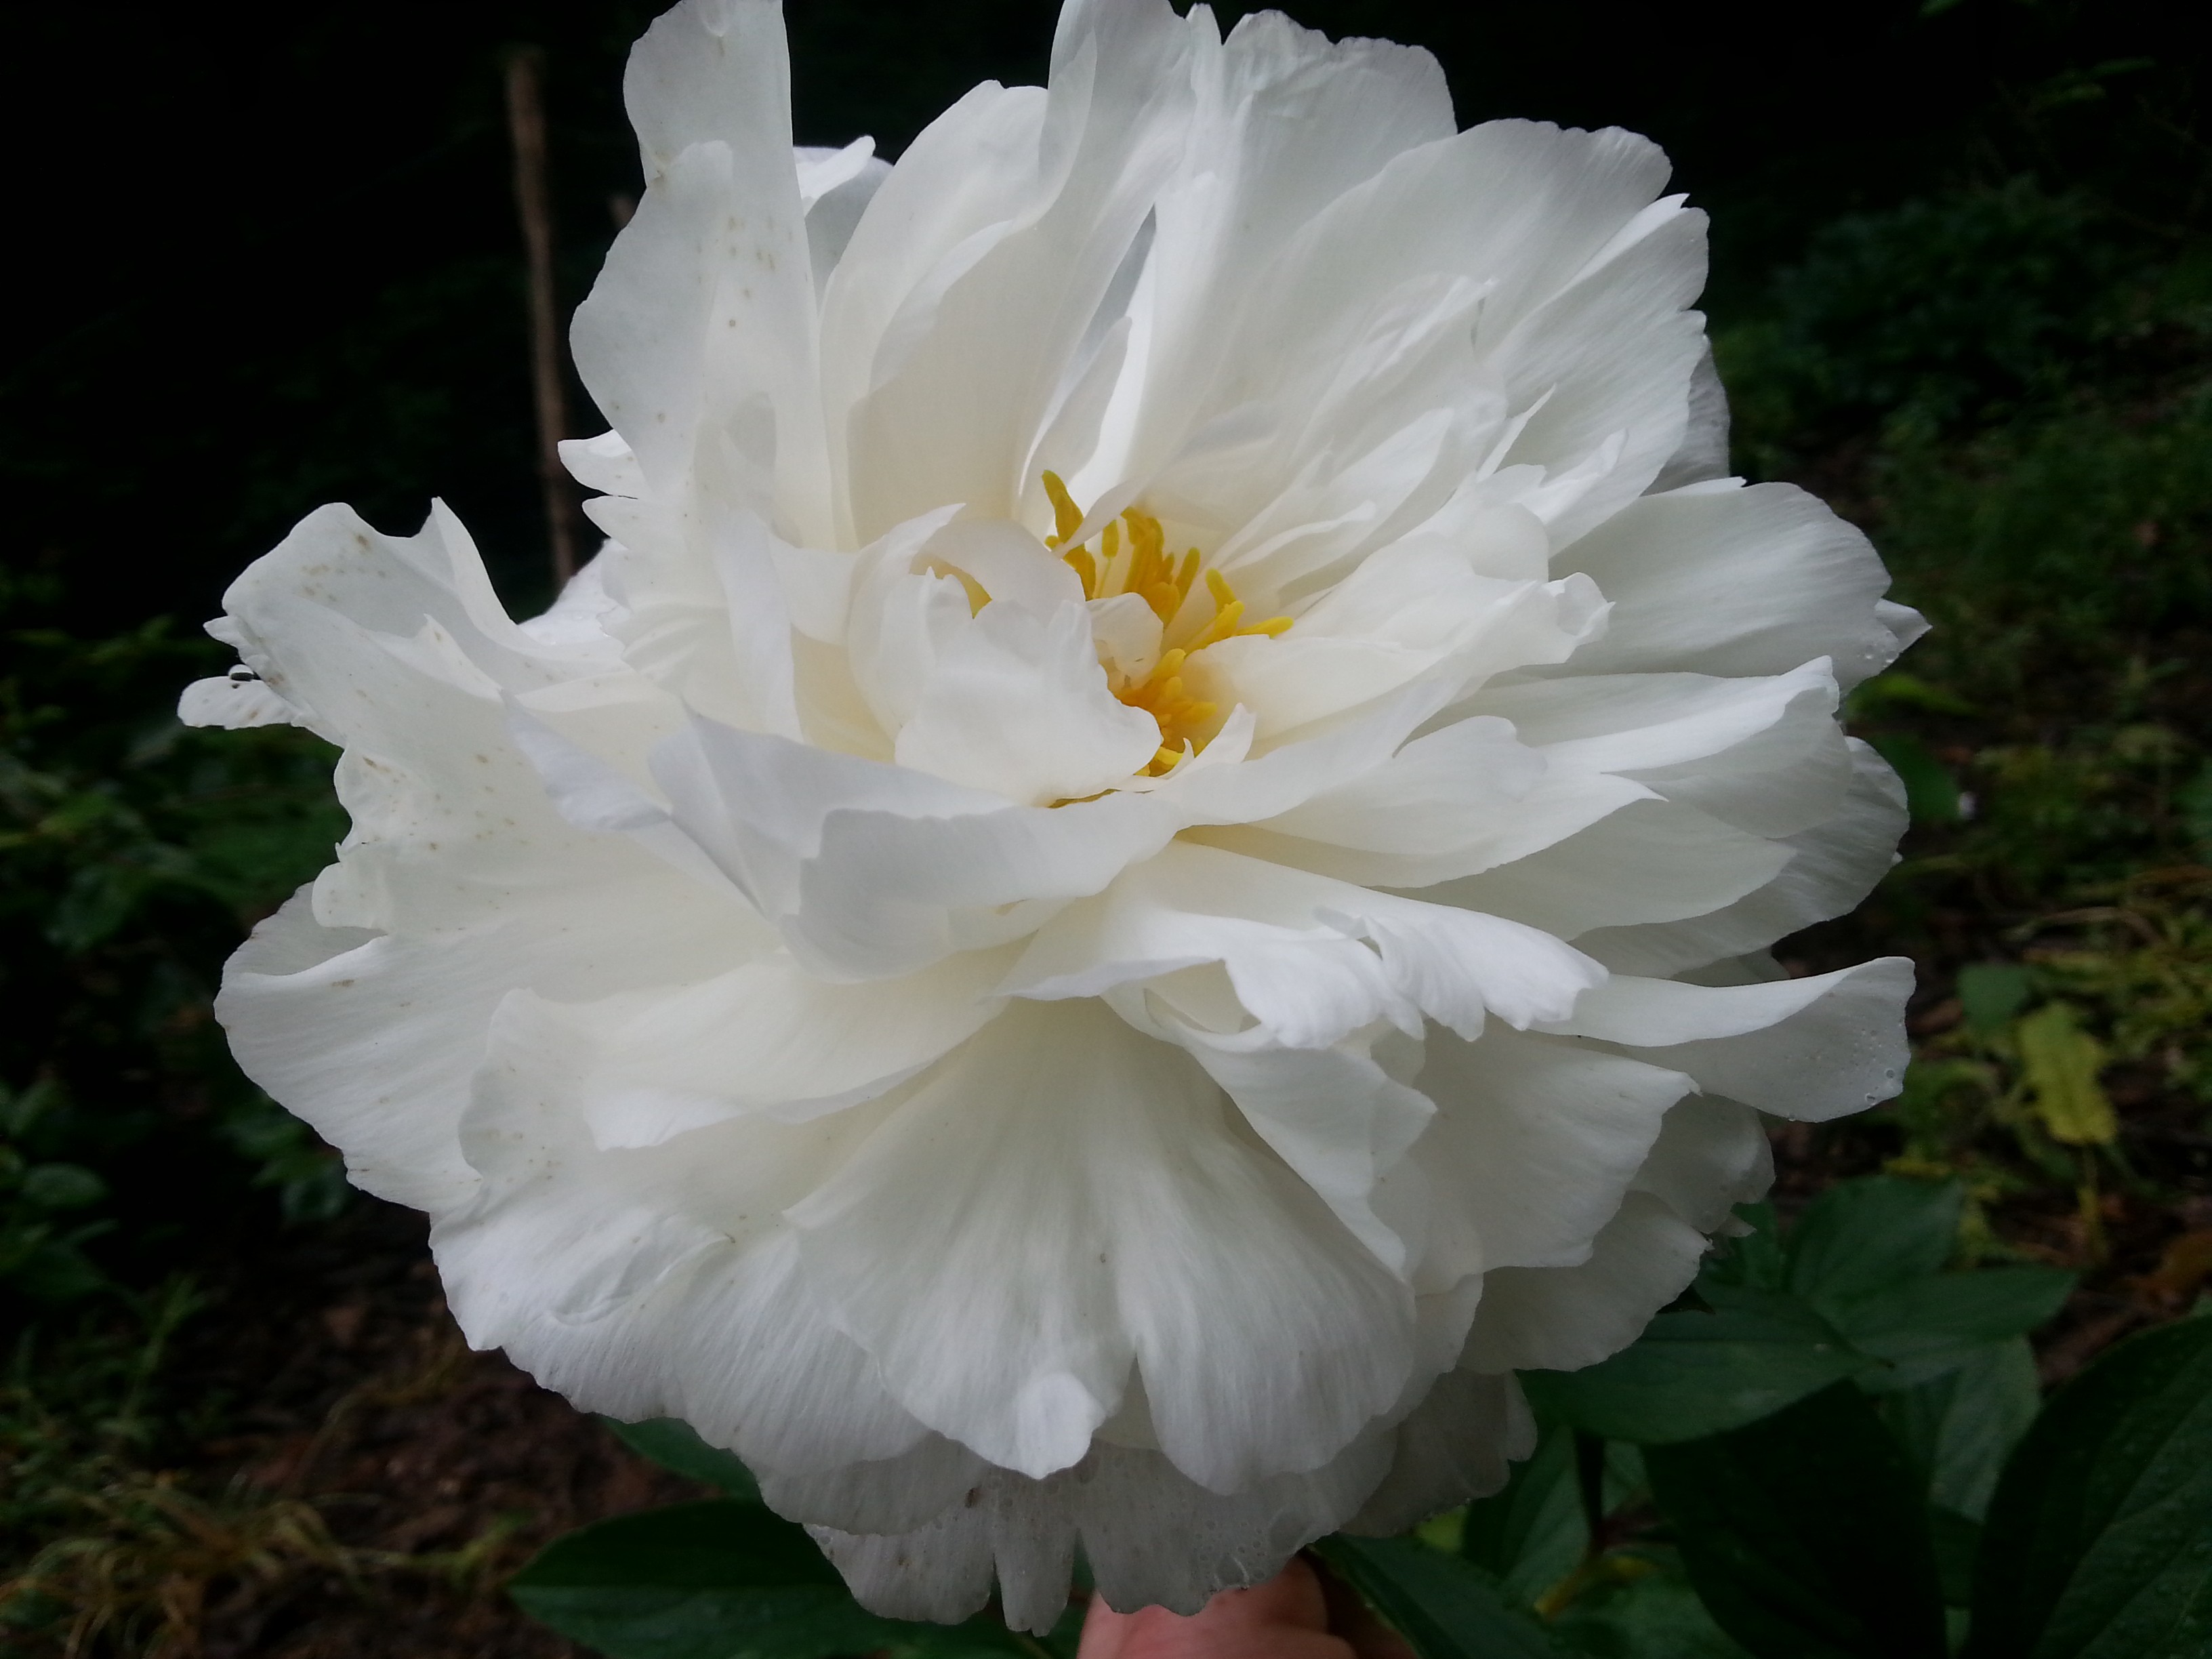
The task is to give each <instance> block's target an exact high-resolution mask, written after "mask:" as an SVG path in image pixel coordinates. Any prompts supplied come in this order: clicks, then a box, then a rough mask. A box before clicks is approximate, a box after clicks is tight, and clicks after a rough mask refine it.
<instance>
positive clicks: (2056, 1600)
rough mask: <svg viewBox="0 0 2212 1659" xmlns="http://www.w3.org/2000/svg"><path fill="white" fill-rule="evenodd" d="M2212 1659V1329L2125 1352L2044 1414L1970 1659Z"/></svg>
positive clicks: (1978, 1606)
mask: <svg viewBox="0 0 2212 1659" xmlns="http://www.w3.org/2000/svg"><path fill="white" fill-rule="evenodd" d="M2208 1650H2212V1319H2204V1318H2198V1319H2191V1320H2185V1321H2183V1322H2181V1323H2179V1324H2178V1325H2171V1326H2168V1327H2166V1328H2165V1329H2163V1330H2155V1331H2147V1332H2144V1333H2143V1334H2142V1335H2139V1336H2136V1337H2132V1338H2130V1340H2127V1341H2125V1342H2124V1343H2122V1344H2120V1345H2119V1346H2118V1347H2116V1348H2115V1349H2113V1350H2112V1352H2110V1353H2108V1354H2106V1356H2105V1357H2104V1358H2101V1359H2100V1360H2099V1361H2097V1363H2096V1364H2093V1365H2092V1366H2091V1367H2090V1368H2089V1369H2088V1370H2087V1371H2085V1372H2083V1373H2082V1374H2081V1376H2079V1377H2077V1378H2076V1379H2075V1381H2074V1382H2073V1383H2070V1384H2069V1385H2068V1386H2067V1388H2066V1389H2064V1390H2063V1391H2062V1392H2061V1393H2060V1394H2059V1395H2057V1398H2056V1399H2054V1400H2053V1401H2051V1404H2050V1406H2049V1407H2047V1408H2046V1409H2045V1412H2044V1413H2043V1415H2042V1417H2041V1418H2040V1419H2039V1420H2038V1421H2037V1423H2036V1425H2035V1426H2034V1427H2033V1429H2031V1430H2030V1431H2028V1434H2027V1438H2026V1439H2025V1440H2023V1441H2022V1442H2021V1446H2020V1449H2019V1450H2018V1451H2017V1452H2016V1453H2015V1454H2014V1456H2013V1460H2012V1462H2011V1463H2010V1465H2009V1466H2008V1468H2006V1470H2005V1473H2004V1477H2003V1479H2002V1480H2001V1481H2000V1482H1999V1483H1998V1486H1997V1492H1996V1499H1995V1501H1994V1502H1993V1503H1992V1504H1991V1506H1990V1521H1989V1526H1988V1529H1987V1531H1986V1532H1985V1534H1984V1540H1983V1548H1982V1553H1981V1558H1980V1566H1979V1570H1978V1573H1977V1575H1976V1578H1975V1584H1974V1625H1973V1638H1972V1642H1971V1643H1970V1644H1969V1645H1968V1648H1967V1653H1968V1655H1969V1656H1970V1659H2074V1656H2077V1655H2078V1656H2082V1659H2088V1656H2092V1655H2094V1656H2099V1659H2105V1656H2110V1659H2122V1656H2124V1659H2202V1656H2203V1654H2204V1653H2206V1652H2207V1651H2208Z"/></svg>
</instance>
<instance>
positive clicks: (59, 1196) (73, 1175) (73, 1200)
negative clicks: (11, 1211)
mask: <svg viewBox="0 0 2212 1659" xmlns="http://www.w3.org/2000/svg"><path fill="white" fill-rule="evenodd" d="M18 1190H19V1191H20V1192H21V1194H22V1198H23V1201H24V1202H25V1203H26V1204H31V1205H35V1206H37V1207H38V1208H40V1209H41V1210H81V1209H82V1208H84V1206H86V1205H88V1204H97V1203H99V1202H100V1200H101V1199H103V1198H106V1196H107V1183H106V1182H104V1181H102V1180H101V1179H100V1177H99V1176H96V1175H94V1173H93V1172H92V1171H91V1170H88V1169H86V1168H85V1167H84V1166H83V1165H82V1164H33V1165H32V1166H31V1167H30V1168H29V1169H28V1170H25V1171H24V1172H23V1184H22V1186H21V1188H19V1189H18Z"/></svg>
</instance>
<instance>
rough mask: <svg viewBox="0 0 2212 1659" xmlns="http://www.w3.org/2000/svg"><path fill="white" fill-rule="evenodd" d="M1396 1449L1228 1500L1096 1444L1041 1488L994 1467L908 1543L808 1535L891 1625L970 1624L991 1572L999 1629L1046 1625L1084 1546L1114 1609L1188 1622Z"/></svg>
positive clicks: (1300, 1542) (1311, 1536)
mask: <svg viewBox="0 0 2212 1659" xmlns="http://www.w3.org/2000/svg"><path fill="white" fill-rule="evenodd" d="M1390 1450H1391V1447H1390V1443H1389V1440H1388V1439H1387V1438H1386V1437H1384V1436H1382V1435H1370V1436H1367V1437H1364V1438H1363V1439H1362V1440H1360V1441H1359V1442H1358V1443H1355V1444H1353V1445H1352V1447H1350V1448H1348V1449H1346V1451H1345V1452H1344V1453H1343V1454H1342V1455H1340V1456H1339V1457H1338V1458H1337V1459H1335V1460H1334V1462H1331V1463H1330V1464H1329V1465H1328V1466H1327V1467H1326V1468H1322V1469H1319V1470H1316V1471H1315V1472H1313V1473H1312V1474H1281V1475H1276V1476H1273V1477H1272V1478H1271V1479H1268V1480H1263V1481H1260V1482H1256V1483H1255V1484H1254V1485H1253V1486H1251V1487H1249V1489H1247V1490H1245V1491H1243V1492H1237V1493H1235V1494H1234V1495H1231V1496H1222V1495H1219V1494H1217V1493H1214V1492H1209V1491H1207V1490H1206V1489H1205V1488H1204V1487H1202V1486H1199V1485H1198V1484H1197V1483H1195V1482H1194V1481H1192V1480H1190V1479H1189V1478H1188V1476H1185V1475H1183V1474H1181V1473H1180V1472H1179V1471H1177V1470H1176V1468H1175V1467H1174V1465H1173V1464H1171V1463H1170V1462H1168V1460H1167V1459H1165V1458H1164V1457H1162V1456H1161V1455H1159V1454H1158V1453H1157V1452H1147V1451H1132V1450H1125V1449H1120V1448H1116V1447H1101V1448H1099V1449H1098V1450H1097V1451H1096V1452H1094V1453H1093V1454H1092V1455H1091V1456H1090V1457H1089V1458H1086V1459H1085V1461H1084V1462H1082V1463H1081V1464H1079V1465H1078V1466H1077V1467H1076V1468H1073V1469H1069V1470H1066V1471H1063V1472H1061V1473H1060V1474H1054V1475H1053V1476H1051V1477H1049V1478H1048V1479H1047V1480H1026V1479H1024V1478H1023V1477H1022V1476H1019V1475H1016V1474H1007V1473H1005V1472H1003V1471H994V1472H993V1473H992V1474H989V1475H987V1476H986V1477H985V1479H984V1480H982V1481H981V1482H980V1483H979V1484H978V1485H977V1486H976V1487H975V1489H974V1501H973V1502H972V1503H966V1504H962V1505H961V1506H960V1507H957V1508H955V1509H952V1510H948V1511H947V1512H946V1513H945V1515H944V1516H942V1517H941V1518H940V1519H939V1520H938V1521H936V1522H933V1524H932V1525H930V1526H927V1527H924V1528H918V1529H917V1530H915V1531H913V1532H909V1533H906V1534H902V1535H896V1536H891V1537H865V1536H860V1537H856V1536H854V1535H852V1534H848V1533H842V1532H837V1531H833V1530H830V1529H829V1528H816V1529H815V1534H814V1535H815V1540H816V1541H817V1542H818V1543H819V1544H820V1545H821V1546H822V1548H823V1553H824V1554H826V1555H828V1556H829V1559H831V1560H832V1561H833V1562H835V1563H836V1565H837V1568H838V1571H841V1572H842V1573H843V1574H844V1575H845V1578H846V1582H847V1583H848V1584H849V1585H850V1586H851V1587H852V1590H853V1594H854V1596H855V1597H857V1598H858V1599H859V1601H860V1604H861V1605H862V1606H863V1607H867V1608H869V1609H870V1610H871V1611H872V1612H875V1613H883V1614H884V1615H886V1616H888V1617H890V1618H895V1619H933V1620H941V1621H951V1620H959V1619H963V1618H966V1617H968V1616H969V1615H970V1614H972V1613H975V1611H977V1610H978V1609H979V1608H981V1607H982V1606H983V1604H984V1603H985V1602H986V1601H988V1600H989V1598H990V1593H991V1581H992V1578H993V1577H994V1573H995V1575H996V1577H998V1579H999V1582H1000V1585H1001V1586H1002V1589H1001V1595H1002V1598H1003V1606H1004V1611H1005V1613H1006V1620H1007V1622H1008V1623H1009V1624H1011V1625H1012V1626H1015V1627H1016V1628H1017V1629H1023V1630H1030V1631H1037V1632H1042V1631H1044V1630H1046V1629H1048V1628H1049V1627H1050V1626H1052V1624H1053V1623H1054V1622H1055V1621H1056V1620H1058V1619H1059V1618H1060V1615H1061V1614H1062V1613H1064V1612H1065V1611H1066V1606H1067V1595H1068V1564H1069V1562H1070V1561H1071V1559H1073V1553H1074V1549H1075V1547H1076V1545H1077V1543H1078V1542H1080V1544H1081V1547H1082V1549H1083V1554H1084V1559H1085V1562H1086V1563H1087V1564H1088V1565H1089V1566H1090V1568H1091V1578H1092V1581H1093V1583H1095V1584H1096V1586H1097V1593H1098V1595H1099V1596H1100V1598H1101V1599H1102V1600H1103V1601H1105V1603H1106V1605H1107V1606H1108V1607H1113V1608H1115V1609H1116V1610H1118V1611H1121V1612H1127V1613H1133V1612H1135V1611H1136V1610H1137V1609H1138V1608H1139V1607H1166V1608H1168V1609H1169V1610H1170V1611H1171V1612H1175V1613H1186V1614H1188V1613H1196V1612H1197V1611H1198V1610H1199V1609H1200V1607H1204V1606H1205V1605H1206V1601H1208V1599H1209V1598H1211V1597H1212V1595H1214V1594H1215V1593H1216V1592H1217V1591H1219V1590H1224V1589H1242V1588H1243V1587H1245V1586H1247V1585H1251V1584H1258V1583H1265V1582H1266V1581H1267V1580H1268V1579H1270V1578H1273V1577H1274V1576H1275V1575H1276V1574H1277V1573H1279V1572H1280V1571H1282V1570H1283V1568H1284V1566H1285V1565H1286V1564H1287V1563H1288V1561H1289V1560H1290V1558H1291V1556H1293V1555H1295V1554H1296V1553H1297V1552H1298V1551H1299V1550H1301V1549H1303V1548H1304V1547H1305V1546H1306V1545H1308V1544H1310V1543H1311V1542H1312V1541H1314V1540H1315V1539H1316V1538H1318V1537H1320V1536H1321V1535H1322V1534H1324V1533H1328V1532H1332V1531H1334V1530H1335V1529H1336V1528H1337V1527H1338V1526H1339V1525H1340V1524H1341V1523H1342V1522H1344V1520H1345V1519H1346V1517H1347V1516H1350V1515H1351V1513H1352V1511H1353V1510H1355V1509H1357V1508H1358V1505H1359V1502H1360V1499H1361V1498H1363V1497H1364V1495H1365V1494H1366V1493H1367V1492H1369V1491H1370V1489H1372V1488H1373V1486H1375V1483H1376V1480H1377V1479H1378V1478H1380V1476H1381V1475H1382V1474H1383V1470H1384V1468H1385V1467H1386V1466H1387V1463H1388V1462H1389V1456H1390Z"/></svg>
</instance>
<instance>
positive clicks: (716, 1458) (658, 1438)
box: [599, 1417, 760, 1504]
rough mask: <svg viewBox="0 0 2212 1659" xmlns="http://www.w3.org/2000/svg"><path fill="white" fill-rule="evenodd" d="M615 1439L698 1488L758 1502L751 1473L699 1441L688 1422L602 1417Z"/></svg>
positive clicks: (730, 1455)
mask: <svg viewBox="0 0 2212 1659" xmlns="http://www.w3.org/2000/svg"><path fill="white" fill-rule="evenodd" d="M599 1421H600V1422H602V1423H604V1424H605V1425H607V1427H608V1429H609V1430H611V1431H612V1432H613V1434H614V1437H615V1438H617V1440H619V1441H621V1442H622V1443H623V1444H624V1445H625V1446H628V1447H629V1449H631V1450H632V1451H634V1452H635V1453H636V1454H637V1455H639V1456H640V1457H644V1458H649V1459H650V1460H651V1461H653V1462H655V1463H658V1464H659V1465H660V1467H661V1468H664V1469H669V1470H672V1471H673V1472H674V1473H676V1474H680V1475H682V1476H683V1477H684V1479H685V1480H696V1481H697V1482H698V1483H699V1484H700V1485H701V1486H714V1487H717V1488H719V1489H720V1490H721V1491H722V1492H726V1493H728V1494H729V1495H730V1496H731V1497H732V1498H744V1499H746V1500H748V1501H750V1502H752V1503H756V1504H757V1503H758V1502H760V1483H759V1482H758V1481H757V1480H754V1479H753V1472H752V1471H751V1470H750V1469H749V1468H746V1467H745V1466H744V1464H743V1463H742V1462H738V1457H737V1455H736V1454H735V1453H734V1452H726V1451H723V1450H720V1449H719V1448H716V1447H714V1446H710V1445H708V1443H706V1442H705V1441H703V1440H702V1439H701V1438H700V1437H699V1436H698V1433H697V1431H696V1430H694V1429H693V1428H692V1426H691V1425H690V1424H689V1423H685V1422H683V1421H681V1420H679V1419H676V1418H673V1417H656V1418H653V1419H649V1420H647V1421H646V1422H643V1423H617V1421H616V1420H615V1419H613V1418H611V1417H602V1418H601V1419H599Z"/></svg>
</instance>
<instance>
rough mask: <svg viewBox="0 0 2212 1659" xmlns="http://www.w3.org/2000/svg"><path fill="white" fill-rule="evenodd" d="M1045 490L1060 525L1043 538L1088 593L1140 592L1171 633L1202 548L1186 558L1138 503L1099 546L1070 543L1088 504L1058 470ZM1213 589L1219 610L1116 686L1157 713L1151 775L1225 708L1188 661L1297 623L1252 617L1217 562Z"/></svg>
mask: <svg viewBox="0 0 2212 1659" xmlns="http://www.w3.org/2000/svg"><path fill="white" fill-rule="evenodd" d="M1044 493H1045V494H1046V495H1047V496H1048V497H1049V498H1050V500H1051V501H1052V516H1053V533H1052V534H1051V535H1049V536H1047V537H1046V538H1044V544H1045V545H1046V546H1047V547H1049V548H1051V549H1053V550H1054V551H1055V552H1057V553H1059V554H1060V557H1061V558H1063V559H1064V560H1066V562H1067V564H1068V566H1069V568H1071V569H1073V571H1074V572H1075V574H1077V575H1079V576H1080V577H1081V578H1082V579H1083V592H1084V595H1085V598H1087V599H1109V598H1111V597H1113V596H1114V595H1115V594H1119V593H1134V594H1136V595H1137V596H1138V597H1139V599H1143V600H1144V602H1145V603H1146V605H1150V606H1151V607H1152V614H1153V615H1154V616H1156V617H1158V618H1159V619H1160V626H1161V628H1162V629H1164V630H1166V634H1167V635H1168V636H1169V637H1172V636H1173V635H1174V634H1175V633H1176V631H1177V629H1176V624H1177V622H1178V620H1179V618H1180V617H1182V611H1183V610H1184V608H1185V606H1186V604H1187V602H1188V600H1189V599H1190V595H1191V588H1192V587H1193V586H1194V585H1195V583H1196V580H1197V577H1198V574H1199V568H1198V567H1199V554H1198V550H1197V549H1196V548H1191V549H1190V550H1188V551H1187V552H1185V553H1184V554H1183V556H1182V558H1181V559H1177V558H1176V557H1175V556H1173V555H1171V554H1170V553H1169V552H1168V551H1167V546H1166V543H1167V538H1166V534H1165V532H1164V531H1162V530H1161V528H1160V521H1159V520H1158V519H1155V518H1154V517H1152V514H1151V513H1143V512H1139V510H1138V509H1136V508H1135V507H1131V508H1130V509H1129V510H1128V511H1127V512H1126V513H1122V514H1121V517H1120V518H1119V519H1115V520H1109V522H1108V523H1107V526H1106V527H1105V528H1104V529H1103V530H1102V531H1101V532H1099V534H1098V547H1097V552H1096V553H1094V552H1093V551H1092V550H1091V548H1090V547H1089V546H1088V545H1086V544H1081V543H1073V544H1072V545H1071V543H1072V542H1073V537H1074V535H1075V532H1077V531H1078V530H1079V529H1081V528H1082V527H1083V519H1084V513H1083V509H1082V508H1081V507H1078V506H1077V505H1076V504H1075V498H1074V497H1073V495H1069V494H1068V493H1067V486H1066V484H1065V483H1062V482H1061V481H1060V477H1059V476H1058V475H1057V474H1055V473H1051V472H1048V473H1046V474H1045V475H1044ZM1123 526H1127V530H1126V532H1125V531H1124V529H1123ZM1206 593H1207V595H1208V597H1210V598H1211V599H1212V601H1213V614H1212V617H1210V618H1208V619H1207V620H1206V622H1205V623H1203V624H1202V625H1198V626H1195V627H1194V628H1192V629H1191V630H1190V631H1188V633H1187V634H1186V635H1185V637H1184V638H1183V639H1182V641H1181V642H1180V643H1178V644H1177V645H1176V646H1175V647H1173V648H1172V649H1170V650H1166V651H1163V652H1162V653H1160V659H1159V661H1158V663H1156V664H1154V665H1153V666H1152V672H1151V673H1149V674H1147V675H1146V677H1145V678H1143V679H1142V680H1132V681H1130V682H1129V683H1128V684H1125V685H1122V686H1121V687H1119V688H1117V689H1116V690H1115V693H1114V695H1115V696H1117V697H1119V698H1120V699H1121V701H1122V702H1125V703H1127V704H1128V705H1129V707H1130V708H1141V709H1143V710H1144V711H1145V712H1146V714H1150V715H1151V716H1152V720H1153V721H1154V722H1155V723H1156V724H1157V725H1158V726H1159V728H1160V747H1159V751H1158V753H1157V754H1156V755H1154V756H1153V757H1152V763H1151V764H1149V765H1148V766H1146V768H1145V772H1146V775H1147V776H1151V777H1158V776H1159V775H1161V774H1162V773H1164V772H1166V771H1168V770H1169V769H1171V768H1173V767H1174V766H1175V765H1176V763H1177V762H1179V761H1181V760H1182V758H1183V757H1184V756H1185V755H1186V754H1195V753H1196V752H1197V751H1198V750H1200V749H1203V748H1205V747H1206V742H1207V739H1208V738H1211V737H1212V735H1213V734H1212V732H1211V731H1210V730H1208V729H1207V727H1208V726H1210V725H1211V723H1212V720H1213V717H1214V716H1215V715H1216V714H1218V713H1219V712H1220V709H1219V707H1218V705H1217V704H1214V703H1211V702H1205V701H1203V700H1202V699H1200V698H1199V697H1197V696H1194V695H1193V694H1192V692H1191V691H1190V690H1188V688H1186V687H1185V685H1184V684H1183V667H1184V665H1185V664H1187V663H1188V661H1189V660H1190V659H1191V658H1193V657H1194V656H1196V655H1197V654H1198V653H1200V652H1201V651H1203V650H1205V649H1206V647H1208V646H1211V645H1218V644H1219V643H1220V642H1221V641H1224V640H1229V639H1236V638H1237V637H1239V636H1240V635H1254V634H1258V635H1266V636H1267V638H1269V639H1273V638H1274V637H1275V636H1276V635H1279V634H1281V633H1283V632H1284V631H1285V630H1286V629H1288V628H1289V627H1290V625H1291V619H1290V618H1289V617H1268V618H1267V620H1266V621H1265V622H1256V623H1247V622H1245V621H1244V601H1243V600H1242V599H1238V598H1237V590H1236V589H1235V588H1233V587H1231V586H1230V585H1229V579H1228V578H1227V577H1226V576H1225V575H1223V574H1221V573H1220V572H1219V571H1218V570H1209V571H1207V572H1206Z"/></svg>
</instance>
